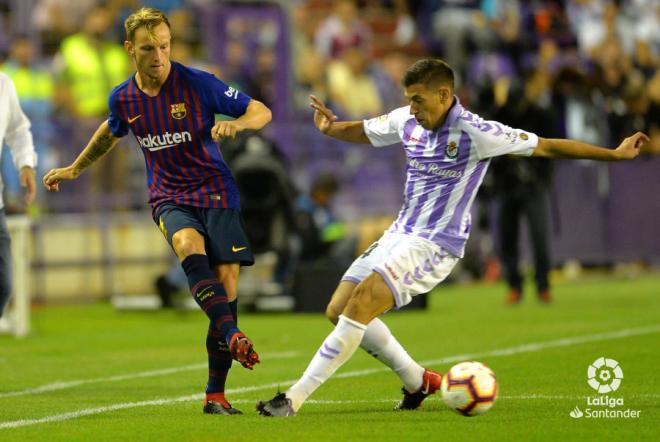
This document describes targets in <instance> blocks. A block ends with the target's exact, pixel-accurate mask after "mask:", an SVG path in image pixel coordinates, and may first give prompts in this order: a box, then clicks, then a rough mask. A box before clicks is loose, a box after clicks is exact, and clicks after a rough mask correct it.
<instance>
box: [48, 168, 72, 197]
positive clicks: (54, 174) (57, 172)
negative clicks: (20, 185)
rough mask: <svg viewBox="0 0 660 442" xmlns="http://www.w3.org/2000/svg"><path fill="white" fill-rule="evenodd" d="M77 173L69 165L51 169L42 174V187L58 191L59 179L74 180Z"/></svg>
mask: <svg viewBox="0 0 660 442" xmlns="http://www.w3.org/2000/svg"><path fill="white" fill-rule="evenodd" d="M76 178H78V174H77V173H76V172H75V171H74V170H73V169H72V168H70V167H63V168H60V169H51V170H50V171H48V173H47V174H46V175H44V178H43V183H44V187H45V188H46V189H48V190H51V191H54V192H59V190H60V181H62V180H75V179H76Z"/></svg>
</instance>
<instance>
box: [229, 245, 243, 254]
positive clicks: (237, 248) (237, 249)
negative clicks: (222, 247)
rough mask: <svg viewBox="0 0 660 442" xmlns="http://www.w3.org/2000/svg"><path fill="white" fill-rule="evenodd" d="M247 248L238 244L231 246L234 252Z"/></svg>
mask: <svg viewBox="0 0 660 442" xmlns="http://www.w3.org/2000/svg"><path fill="white" fill-rule="evenodd" d="M245 249H247V247H236V246H231V251H232V252H234V253H238V252H240V251H241V250H245Z"/></svg>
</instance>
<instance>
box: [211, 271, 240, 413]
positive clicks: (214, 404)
mask: <svg viewBox="0 0 660 442" xmlns="http://www.w3.org/2000/svg"><path fill="white" fill-rule="evenodd" d="M239 270H240V266H239V264H237V263H227V264H220V265H219V266H217V267H216V269H215V274H216V276H217V278H218V280H219V281H220V283H221V284H222V285H223V287H224V288H225V290H226V292H227V298H228V299H229V308H230V309H231V312H232V314H233V316H234V321H235V322H236V324H237V325H238V305H237V304H238V300H237V299H236V293H237V292H236V289H237V286H238V273H239ZM206 351H207V353H208V360H209V380H208V383H207V384H206V395H205V398H204V413H207V414H224V415H232V414H242V413H241V411H239V410H237V409H236V408H234V407H232V406H231V404H230V403H229V402H228V401H227V399H226V398H225V382H226V380H227V374H228V373H229V369H230V368H231V364H232V356H231V353H230V352H229V348H228V347H227V344H226V342H225V341H224V340H223V339H222V336H221V335H220V332H219V331H218V330H217V329H216V328H215V327H214V326H213V324H212V323H211V324H210V325H209V330H208V333H207V335H206Z"/></svg>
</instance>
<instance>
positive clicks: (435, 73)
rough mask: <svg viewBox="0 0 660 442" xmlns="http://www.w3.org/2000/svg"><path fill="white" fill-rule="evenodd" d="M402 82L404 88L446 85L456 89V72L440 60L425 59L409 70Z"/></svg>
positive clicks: (414, 64)
mask: <svg viewBox="0 0 660 442" xmlns="http://www.w3.org/2000/svg"><path fill="white" fill-rule="evenodd" d="M401 82H402V83H403V86H404V87H408V86H412V85H413V84H423V85H428V86H436V85H445V86H449V87H450V88H451V89H454V71H453V70H452V68H451V67H450V66H449V64H447V63H446V62H444V61H442V60H440V59H438V58H423V59H421V60H418V61H416V62H415V63H413V65H412V66H410V67H409V68H408V70H407V71H406V73H405V74H404V75H403V79H402V80H401Z"/></svg>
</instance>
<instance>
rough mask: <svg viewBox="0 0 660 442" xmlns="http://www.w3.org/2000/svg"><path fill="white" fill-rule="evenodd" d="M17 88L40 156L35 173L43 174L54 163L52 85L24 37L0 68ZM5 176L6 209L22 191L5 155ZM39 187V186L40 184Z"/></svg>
mask: <svg viewBox="0 0 660 442" xmlns="http://www.w3.org/2000/svg"><path fill="white" fill-rule="evenodd" d="M0 70H1V71H2V72H4V73H5V74H7V75H8V76H9V77H10V78H11V79H12V81H13V82H14V85H15V87H16V93H17V94H18V99H19V101H20V104H21V108H22V109H23V112H24V113H25V115H26V116H27V118H28V120H30V122H31V124H32V135H33V137H34V145H35V150H36V152H37V155H38V157H39V169H38V170H37V175H38V176H42V175H43V173H44V172H45V171H46V170H49V169H50V168H51V167H53V165H54V164H55V163H56V158H54V157H55V155H56V153H55V152H54V150H53V146H52V145H51V143H52V141H53V140H54V139H55V138H56V137H55V129H54V125H53V120H52V119H53V98H54V85H53V77H52V72H51V71H50V69H49V67H48V66H46V65H44V64H43V63H41V62H40V61H38V60H37V49H36V48H35V46H34V44H33V43H32V41H31V40H30V39H29V38H27V37H26V36H18V37H16V38H15V39H14V41H13V42H12V44H11V49H10V52H9V58H8V59H7V60H6V62H5V63H4V64H3V65H2V66H1V67H0ZM2 176H3V177H4V178H5V206H6V207H7V209H8V210H10V211H11V210H13V208H14V207H17V206H21V205H22V204H21V202H20V201H21V200H22V199H23V198H22V193H23V192H22V190H21V189H20V186H19V177H18V171H17V170H16V168H15V167H14V165H13V164H12V161H11V159H10V158H9V157H8V156H6V155H5V156H3V158H2ZM40 188H41V186H40Z"/></svg>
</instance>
